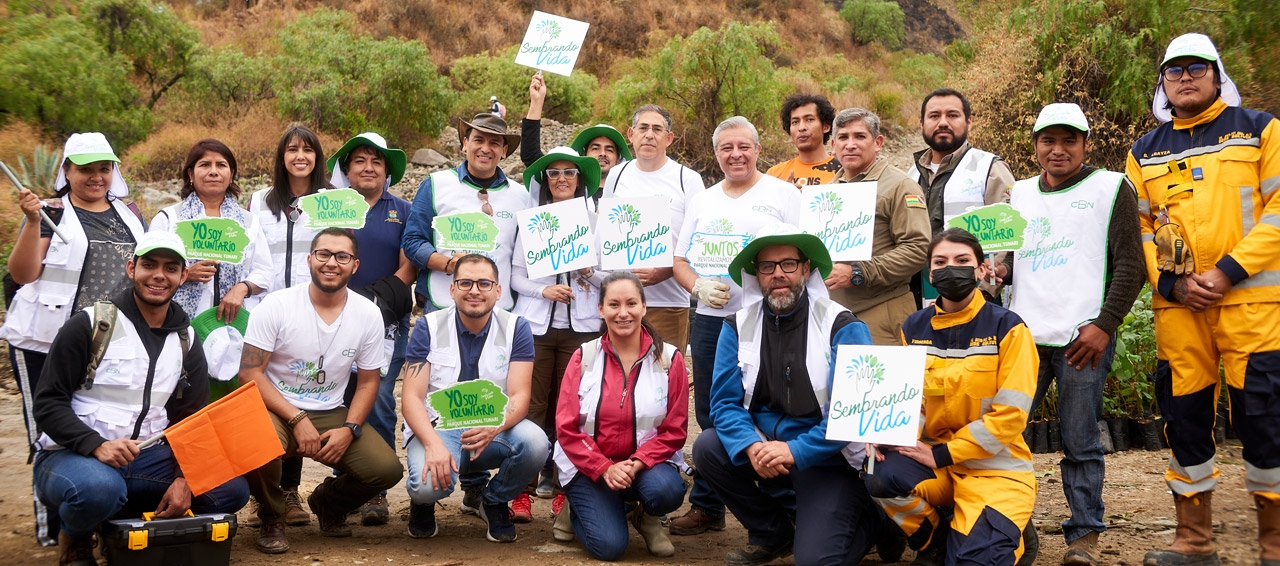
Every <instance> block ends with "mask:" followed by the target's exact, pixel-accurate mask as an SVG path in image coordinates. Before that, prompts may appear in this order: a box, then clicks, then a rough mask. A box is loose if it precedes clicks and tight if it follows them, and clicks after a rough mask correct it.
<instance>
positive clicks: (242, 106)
mask: <svg viewBox="0 0 1280 566" xmlns="http://www.w3.org/2000/svg"><path fill="white" fill-rule="evenodd" d="M275 74H276V70H275V69H274V68H273V67H272V59H271V58H270V57H252V56H249V55H245V54H244V53H242V52H241V51H240V50H238V49H236V48H234V47H219V48H215V49H201V50H200V51H199V52H198V53H197V54H196V56H195V59H194V60H193V61H192V64H191V71H190V76H188V77H187V78H186V80H184V81H182V84H181V87H180V88H181V90H182V92H183V94H184V96H182V97H179V98H180V99H181V101H180V102H179V104H178V106H179V107H180V108H181V110H180V112H181V113H182V114H185V115H187V116H190V117H193V118H196V119H199V120H201V121H202V122H204V123H205V124H207V125H213V124H216V123H219V122H222V121H225V120H226V119H227V117H228V115H230V116H231V117H236V118H239V117H243V116H244V115H245V114H246V113H247V112H248V111H249V110H250V109H252V108H253V106H254V105H255V104H257V103H258V102H260V101H263V100H269V99H272V98H274V97H275V90H274V89H273V80H274V79H273V78H272V77H273V76H274V75H275Z"/></svg>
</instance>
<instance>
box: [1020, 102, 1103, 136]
mask: <svg viewBox="0 0 1280 566" xmlns="http://www.w3.org/2000/svg"><path fill="white" fill-rule="evenodd" d="M1049 126H1066V127H1068V128H1072V129H1076V130H1080V131H1081V132H1085V133H1088V132H1089V120H1088V119H1087V118H1085V117H1084V111H1083V110H1081V109H1080V105H1079V104H1076V103H1074V102H1055V103H1053V104H1050V105H1048V106H1045V107H1044V109H1042V110H1040V116H1039V117H1037V118H1036V125H1035V126H1032V127H1031V133H1033V134H1034V133H1037V132H1039V131H1040V130H1043V129H1045V128H1048V127H1049Z"/></svg>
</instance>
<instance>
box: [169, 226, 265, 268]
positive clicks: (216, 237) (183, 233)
mask: <svg viewBox="0 0 1280 566" xmlns="http://www.w3.org/2000/svg"><path fill="white" fill-rule="evenodd" d="M174 232H176V233H177V234H178V237H179V238H181V239H182V244H183V245H184V246H186V247H187V257H188V258H191V259H200V260H205V259H208V260H213V261H225V262H227V263H237V264H238V263H241V262H243V261H244V249H245V247H247V246H248V245H249V235H248V234H246V233H245V229H244V226H241V225H240V223H239V222H236V221H235V220H232V219H230V218H220V217H215V218H196V219H193V220H183V221H180V222H178V223H177V224H175V225H174Z"/></svg>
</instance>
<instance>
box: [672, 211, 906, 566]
mask: <svg viewBox="0 0 1280 566" xmlns="http://www.w3.org/2000/svg"><path fill="white" fill-rule="evenodd" d="M830 271H831V257H830V255H829V254H828V253H827V249H826V247H825V246H823V244H822V240H819V239H818V238H817V237H816V236H812V235H809V234H804V233H802V232H801V231H800V229H799V228H797V227H795V226H793V225H790V224H783V223H775V224H770V225H768V226H765V227H764V228H762V229H761V230H760V231H759V232H757V235H756V238H755V239H754V240H752V241H751V243H750V244H749V245H747V247H746V248H744V249H743V250H742V252H741V253H739V254H738V255H737V256H736V257H734V259H733V263H731V264H730V265H729V272H730V273H732V274H733V275H732V277H733V280H734V281H735V282H739V283H740V284H741V285H742V304H743V307H742V308H741V309H739V310H738V311H737V312H735V313H733V314H731V315H729V316H728V317H726V318H725V319H724V322H723V324H722V330H721V332H720V337H719V341H718V344H717V347H716V358H715V377H714V378H713V381H712V385H711V416H712V418H714V419H715V428H714V429H709V430H704V431H703V432H702V434H701V435H699V436H698V439H697V441H696V442H695V443H694V445H693V459H694V462H695V464H696V465H697V466H698V473H699V475H701V476H703V477H704V478H706V480H707V481H708V482H709V483H710V484H711V486H712V487H713V488H715V490H716V493H718V494H719V495H720V497H721V498H723V499H724V502H725V505H727V506H728V507H729V510H730V511H732V512H733V515H734V516H735V517H737V518H738V521H739V522H741V523H742V525H743V526H745V527H746V528H747V541H748V546H747V547H746V548H745V549H740V550H735V551H733V552H730V553H729V554H727V555H725V559H724V562H725V564H726V565H728V566H743V565H754V564H764V563H767V562H770V561H772V560H774V559H776V558H781V557H784V556H787V555H789V554H791V553H792V552H793V551H794V552H795V555H796V557H795V562H796V564H805V565H809V564H857V563H858V562H859V561H860V560H862V557H863V556H864V555H865V554H866V553H867V552H868V551H869V550H870V548H871V546H872V545H873V542H874V541H875V539H876V537H877V536H879V534H880V530H881V528H882V526H883V519H884V513H883V512H882V511H881V510H880V509H879V508H878V507H877V506H876V504H875V503H874V502H873V501H872V500H871V496H870V495H869V494H868V493H867V489H866V486H865V485H863V483H862V479H861V478H860V477H859V476H858V472H857V471H856V470H855V469H854V468H852V467H851V466H850V463H851V462H856V463H858V464H861V462H862V460H863V458H864V457H865V455H866V453H865V451H864V448H863V445H862V444H861V443H849V442H840V441H834V440H827V438H826V430H827V411H828V409H829V401H830V390H831V379H832V375H833V372H832V364H831V360H834V359H835V357H836V348H837V347H838V346H839V345H841V344H870V343H871V335H870V334H868V333H867V327H866V325H864V324H862V322H860V321H859V320H858V319H857V317H855V316H854V315H853V313H851V312H849V311H848V309H845V308H844V307H842V306H840V305H838V304H836V303H834V302H832V301H831V300H830V299H828V298H827V297H826V294H827V293H826V288H825V287H824V286H823V283H822V276H823V275H826V274H827V273H829V272H830ZM787 490H794V492H793V493H794V495H792V492H790V491H787ZM784 493H785V494H786V495H782V494H784ZM787 499H791V500H789V501H788V500H787Z"/></svg>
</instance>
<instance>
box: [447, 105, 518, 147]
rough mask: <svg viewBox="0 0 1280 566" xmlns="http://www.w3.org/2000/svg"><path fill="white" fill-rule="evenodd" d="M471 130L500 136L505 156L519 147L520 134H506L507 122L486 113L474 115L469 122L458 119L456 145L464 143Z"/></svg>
mask: <svg viewBox="0 0 1280 566" xmlns="http://www.w3.org/2000/svg"><path fill="white" fill-rule="evenodd" d="M472 129H476V130H480V131H482V132H484V133H486V134H493V135H495V136H502V140H503V142H504V143H506V144H507V155H511V154H513V153H515V151H516V148H517V147H520V134H511V133H507V121H506V120H503V119H502V118H499V117H497V116H495V115H493V114H490V113H488V112H481V113H479V114H476V115H475V117H474V118H472V119H471V121H470V122H468V121H466V120H463V119H462V118H458V143H463V142H465V141H466V140H467V136H468V135H470V134H471V130H472Z"/></svg>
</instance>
